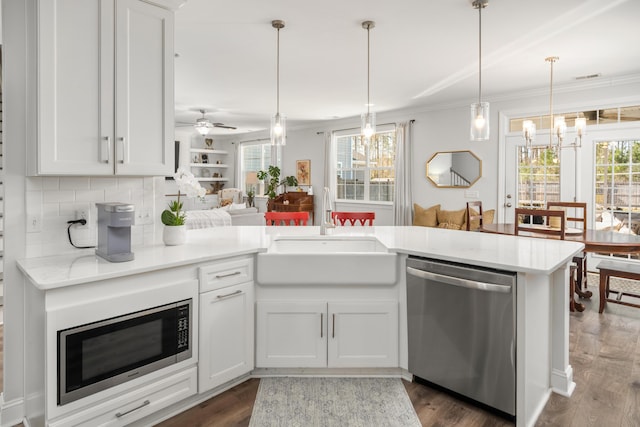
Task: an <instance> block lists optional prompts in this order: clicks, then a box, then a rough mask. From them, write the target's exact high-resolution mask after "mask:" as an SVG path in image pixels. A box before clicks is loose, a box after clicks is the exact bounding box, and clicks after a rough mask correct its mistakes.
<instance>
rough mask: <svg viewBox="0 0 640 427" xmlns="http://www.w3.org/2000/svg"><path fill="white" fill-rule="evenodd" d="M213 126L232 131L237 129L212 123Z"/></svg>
mask: <svg viewBox="0 0 640 427" xmlns="http://www.w3.org/2000/svg"><path fill="white" fill-rule="evenodd" d="M213 126H214V127H217V128H223V129H233V130H235V129H237V128H236V127H234V126H227V125H225V124H222V123H214V124H213Z"/></svg>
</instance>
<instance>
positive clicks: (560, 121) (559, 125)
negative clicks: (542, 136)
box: [553, 116, 567, 146]
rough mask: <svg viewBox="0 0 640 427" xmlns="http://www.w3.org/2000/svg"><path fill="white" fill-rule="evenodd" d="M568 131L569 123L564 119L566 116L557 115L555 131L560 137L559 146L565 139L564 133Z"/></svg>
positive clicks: (554, 119)
mask: <svg viewBox="0 0 640 427" xmlns="http://www.w3.org/2000/svg"><path fill="white" fill-rule="evenodd" d="M566 131H567V123H566V122H565V121H564V116H557V117H554V118H553V133H554V134H555V135H556V138H558V146H560V145H562V141H563V140H564V134H565V132H566Z"/></svg>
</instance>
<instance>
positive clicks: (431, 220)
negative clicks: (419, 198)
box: [413, 203, 440, 227]
mask: <svg viewBox="0 0 640 427" xmlns="http://www.w3.org/2000/svg"><path fill="white" fill-rule="evenodd" d="M439 210H440V205H434V206H431V207H430V208H427V209H425V208H423V207H422V206H420V205H418V204H417V203H414V204H413V225H419V226H421V227H436V226H437V225H438V216H437V215H438V211H439Z"/></svg>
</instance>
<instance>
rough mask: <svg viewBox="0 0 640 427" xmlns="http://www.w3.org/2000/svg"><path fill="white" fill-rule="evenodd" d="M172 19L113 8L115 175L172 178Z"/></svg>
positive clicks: (159, 11)
mask: <svg viewBox="0 0 640 427" xmlns="http://www.w3.org/2000/svg"><path fill="white" fill-rule="evenodd" d="M173 32H174V13H173V12H172V11H169V10H166V9H163V8H160V7H157V6H154V5H151V4H149V3H146V2H144V1H140V0H118V2H117V3H116V48H115V49H116V59H115V61H116V134H115V138H116V140H115V152H116V171H115V172H116V174H118V175H172V174H173V172H174V170H173V168H174V161H173V159H174V142H173V141H174V135H173V131H174V127H173V126H174V124H173V110H174V100H173V59H174V47H173Z"/></svg>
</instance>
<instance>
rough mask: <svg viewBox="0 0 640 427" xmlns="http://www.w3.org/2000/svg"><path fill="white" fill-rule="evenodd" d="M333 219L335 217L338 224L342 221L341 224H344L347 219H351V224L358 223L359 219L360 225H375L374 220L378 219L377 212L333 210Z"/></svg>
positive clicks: (334, 219)
mask: <svg viewBox="0 0 640 427" xmlns="http://www.w3.org/2000/svg"><path fill="white" fill-rule="evenodd" d="M331 219H333V222H334V223H335V224H336V225H338V222H340V225H344V224H345V222H347V221H349V223H350V224H351V225H356V221H358V222H359V223H360V225H373V220H374V219H376V213H375V212H331ZM336 220H337V221H336ZM367 222H368V224H367Z"/></svg>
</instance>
